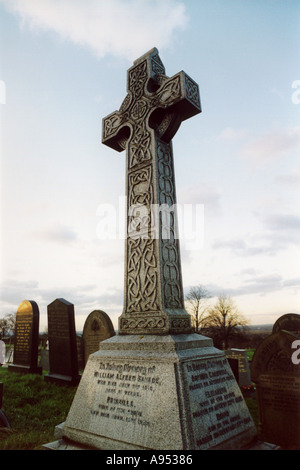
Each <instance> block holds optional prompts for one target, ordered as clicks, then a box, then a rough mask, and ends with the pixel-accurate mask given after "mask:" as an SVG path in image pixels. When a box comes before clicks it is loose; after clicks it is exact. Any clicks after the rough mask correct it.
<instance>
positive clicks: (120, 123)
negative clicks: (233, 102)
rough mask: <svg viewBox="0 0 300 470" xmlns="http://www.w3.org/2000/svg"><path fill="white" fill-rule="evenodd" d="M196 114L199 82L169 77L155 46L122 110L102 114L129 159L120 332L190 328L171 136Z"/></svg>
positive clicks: (110, 138)
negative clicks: (180, 243) (185, 305)
mask: <svg viewBox="0 0 300 470" xmlns="http://www.w3.org/2000/svg"><path fill="white" fill-rule="evenodd" d="M200 112H201V105H200V96H199V89H198V85H197V84H196V83H195V82H194V81H193V80H192V79H191V78H190V77H189V76H188V75H187V74H186V73H184V72H182V71H181V72H179V73H177V74H176V75H174V76H173V77H171V78H169V77H167V76H166V75H165V68H164V65H163V63H162V61H161V59H160V57H159V55H158V51H157V49H156V48H154V49H152V50H151V51H149V52H148V53H147V54H145V55H143V56H142V57H140V58H139V59H137V60H136V61H135V62H134V65H133V66H132V67H131V68H130V69H129V70H128V72H127V95H126V97H125V99H124V101H123V103H122V105H121V107H120V109H119V110H118V111H115V112H113V113H111V114H109V115H108V116H107V117H105V118H104V119H103V128H102V142H103V143H104V144H105V145H108V146H109V147H111V148H113V149H115V150H117V151H119V152H121V151H122V150H125V149H126V156H127V160H126V161H127V163H126V191H127V238H126V245H125V292H124V309H123V313H122V315H121V316H120V318H119V334H138V335H144V334H152V335H153V334H154V335H158V334H180V333H189V332H190V331H191V324H190V316H189V315H188V313H187V312H186V310H185V308H184V294H183V288H182V278H181V260H180V251H179V241H178V239H177V237H176V192H175V179H174V165H173V152H172V144H171V139H172V138H173V137H174V135H175V134H176V132H177V130H178V128H179V126H180V124H181V122H182V121H184V120H185V119H188V118H190V117H192V116H194V115H195V114H198V113H200ZM166 208H167V209H168V208H169V209H170V210H167V209H166ZM166 220H167V222H168V223H167V224H166Z"/></svg>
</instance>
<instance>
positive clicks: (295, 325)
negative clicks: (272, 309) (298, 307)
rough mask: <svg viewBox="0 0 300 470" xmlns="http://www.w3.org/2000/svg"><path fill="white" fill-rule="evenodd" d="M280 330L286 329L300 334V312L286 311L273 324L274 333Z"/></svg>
mask: <svg viewBox="0 0 300 470" xmlns="http://www.w3.org/2000/svg"><path fill="white" fill-rule="evenodd" d="M280 330H286V331H289V332H290V333H294V334H295V335H298V336H300V314H299V313H286V314H285V315H282V316H281V317H279V318H278V319H277V320H276V322H275V323H274V325H273V330H272V333H277V332H278V331H280Z"/></svg>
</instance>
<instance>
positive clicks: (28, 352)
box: [8, 300, 42, 374]
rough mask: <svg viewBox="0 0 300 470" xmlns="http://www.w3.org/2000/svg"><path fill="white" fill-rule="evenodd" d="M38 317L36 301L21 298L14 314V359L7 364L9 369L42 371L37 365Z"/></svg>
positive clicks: (26, 371)
mask: <svg viewBox="0 0 300 470" xmlns="http://www.w3.org/2000/svg"><path fill="white" fill-rule="evenodd" d="M39 319H40V312H39V308H38V305H37V303H36V302H34V301H33V300H23V302H21V303H20V305H19V307H18V310H17V315H16V327H15V338H14V361H13V364H10V365H9V366H8V369H9V370H10V371H14V372H21V373H30V374H41V373H42V368H41V367H39V366H38V343H39Z"/></svg>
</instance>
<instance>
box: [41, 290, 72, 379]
mask: <svg viewBox="0 0 300 470" xmlns="http://www.w3.org/2000/svg"><path fill="white" fill-rule="evenodd" d="M48 338H49V362H50V372H49V374H48V375H46V376H45V380H46V381H47V382H56V383H61V384H70V385H76V384H78V382H79V380H80V376H79V373H78V357H77V344H76V331H75V317H74V305H73V304H71V303H70V302H68V301H66V300H64V299H56V300H54V302H52V303H51V304H50V305H48Z"/></svg>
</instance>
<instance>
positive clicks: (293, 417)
mask: <svg viewBox="0 0 300 470" xmlns="http://www.w3.org/2000/svg"><path fill="white" fill-rule="evenodd" d="M299 339H300V338H299V336H296V335H294V334H292V333H289V332H287V331H278V332H277V333H274V334H272V335H270V336H269V337H267V338H266V339H264V340H263V341H262V342H261V344H260V345H259V347H258V348H257V349H256V351H255V353H254V355H253V359H252V363H251V377H252V380H253V381H254V382H255V384H256V391H257V397H258V404H259V416H260V423H259V437H260V438H261V439H263V440H265V441H267V442H271V443H274V444H277V445H280V446H281V447H282V448H283V449H300V363H299V361H293V357H292V356H293V353H294V352H295V350H294V348H293V343H294V342H295V341H299ZM297 362H298V363H297Z"/></svg>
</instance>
